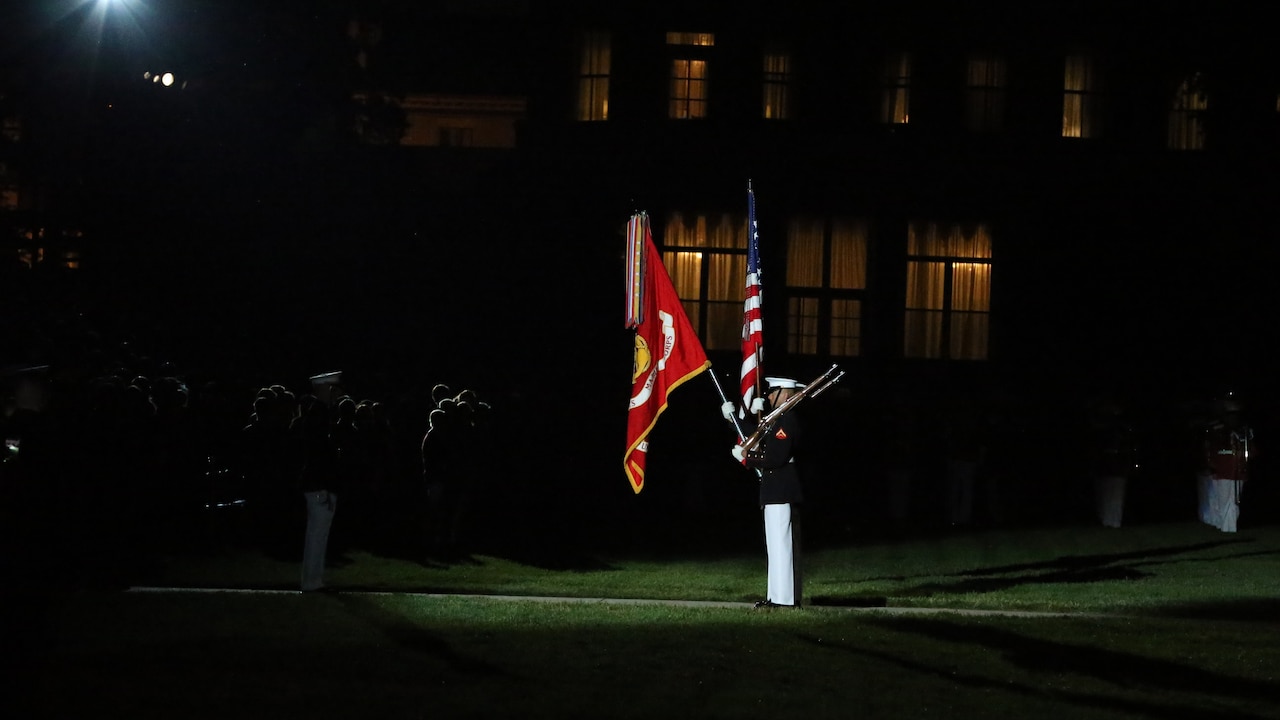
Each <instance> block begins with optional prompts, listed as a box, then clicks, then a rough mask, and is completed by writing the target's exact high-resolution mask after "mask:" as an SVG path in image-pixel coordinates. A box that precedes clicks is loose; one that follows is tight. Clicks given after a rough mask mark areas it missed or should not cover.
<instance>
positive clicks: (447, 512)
mask: <svg viewBox="0 0 1280 720" xmlns="http://www.w3.org/2000/svg"><path fill="white" fill-rule="evenodd" d="M428 425H429V426H428V428H427V433H426V435H424V436H423V438H422V481H423V486H424V487H425V489H426V518H425V520H426V530H425V533H426V542H427V553H428V555H431V556H435V557H440V558H445V559H448V558H452V557H453V555H454V551H455V549H456V548H455V542H456V540H457V534H456V524H455V519H456V512H457V509H458V500H459V487H458V477H457V473H458V469H457V466H458V458H459V447H458V437H459V427H458V425H457V422H456V418H455V417H454V416H453V415H451V414H450V413H449V412H447V411H445V410H440V409H436V410H432V411H431V414H430V415H429V416H428Z"/></svg>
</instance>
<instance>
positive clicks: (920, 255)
mask: <svg viewBox="0 0 1280 720" xmlns="http://www.w3.org/2000/svg"><path fill="white" fill-rule="evenodd" d="M990 321H991V234H990V232H989V231H988V230H987V226H986V225H985V224H977V225H960V224H954V225H939V224H937V223H928V222H912V223H910V224H909V225H908V230H907V297H906V313H905V327H904V332H903V353H904V355H905V356H906V357H909V358H950V359H955V360H985V359H986V358H987V355H988V351H989V347H988V346H989V334H990Z"/></svg>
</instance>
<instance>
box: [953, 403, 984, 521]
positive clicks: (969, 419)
mask: <svg viewBox="0 0 1280 720" xmlns="http://www.w3.org/2000/svg"><path fill="white" fill-rule="evenodd" d="M944 422H945V425H944V426H943V446H944V448H945V450H946V459H947V464H946V476H945V479H946V495H945V497H944V500H945V502H946V520H947V522H949V523H950V524H951V525H953V526H963V525H968V524H970V523H971V522H972V521H973V495H974V487H975V484H976V482H977V478H978V472H979V471H980V470H981V468H982V464H983V462H984V461H985V460H986V454H987V438H986V434H985V423H984V422H983V415H982V414H981V413H980V412H978V411H977V409H976V408H975V407H974V406H973V405H971V404H970V403H968V402H966V401H964V400H958V401H957V402H953V403H952V405H951V406H950V407H949V408H948V410H947V415H946V417H945V418H944Z"/></svg>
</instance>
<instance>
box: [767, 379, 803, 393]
mask: <svg viewBox="0 0 1280 720" xmlns="http://www.w3.org/2000/svg"><path fill="white" fill-rule="evenodd" d="M764 381H765V382H766V383H768V384H769V390H779V389H791V390H803V389H804V385H801V384H800V383H798V382H796V381H795V380H792V379H791V378H784V377H766V378H765V379H764Z"/></svg>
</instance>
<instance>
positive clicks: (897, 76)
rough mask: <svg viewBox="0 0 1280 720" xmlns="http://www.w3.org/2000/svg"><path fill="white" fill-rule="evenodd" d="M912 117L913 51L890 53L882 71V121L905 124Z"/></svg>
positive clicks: (889, 123) (890, 123) (888, 123)
mask: <svg viewBox="0 0 1280 720" xmlns="http://www.w3.org/2000/svg"><path fill="white" fill-rule="evenodd" d="M910 119H911V53H907V52H895V53H890V54H889V56H888V57H887V58H885V62H884V69H883V72H882V73H881V103H880V122H882V123H885V124H887V125H905V124H907V122H908V121H910Z"/></svg>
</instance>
